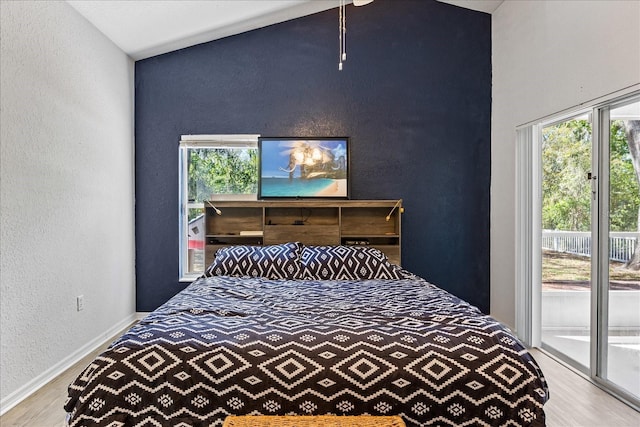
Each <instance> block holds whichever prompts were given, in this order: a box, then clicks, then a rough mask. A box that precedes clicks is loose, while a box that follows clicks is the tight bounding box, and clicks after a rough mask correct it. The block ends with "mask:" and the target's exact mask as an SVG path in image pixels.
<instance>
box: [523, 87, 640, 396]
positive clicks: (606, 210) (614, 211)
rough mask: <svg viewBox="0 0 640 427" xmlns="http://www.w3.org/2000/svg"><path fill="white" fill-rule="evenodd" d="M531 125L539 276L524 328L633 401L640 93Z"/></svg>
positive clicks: (638, 333) (639, 262) (637, 355)
mask: <svg viewBox="0 0 640 427" xmlns="http://www.w3.org/2000/svg"><path fill="white" fill-rule="evenodd" d="M536 129H537V135H538V137H537V144H538V157H539V159H540V160H539V171H540V172H539V176H540V179H539V182H538V185H539V194H540V195H541V197H540V199H541V200H540V204H539V205H537V208H536V209H539V212H538V214H539V218H540V224H539V225H538V226H539V227H540V230H539V242H540V243H539V245H538V251H539V256H537V257H534V259H538V260H539V263H538V264H539V265H538V267H539V270H540V271H539V275H535V274H534V277H540V282H541V283H540V284H538V285H534V289H539V292H538V295H536V296H535V297H533V301H537V304H538V306H539V309H538V310H539V321H537V322H536V321H534V322H533V328H538V329H537V335H536V333H534V334H533V335H534V336H538V337H539V343H540V345H541V346H542V348H544V349H546V350H548V351H549V352H550V353H553V354H555V355H556V356H558V357H559V358H561V359H563V360H564V361H566V362H567V363H569V364H571V365H573V366H574V367H576V368H577V369H579V370H581V371H582V372H584V373H585V374H587V375H589V376H590V377H591V378H592V379H593V380H594V381H596V382H598V383H599V384H601V385H602V386H603V387H605V388H608V389H610V390H611V391H612V392H614V393H615V394H617V395H618V396H619V397H621V398H622V399H624V400H626V401H628V402H630V403H631V404H632V405H634V406H636V407H637V406H638V405H639V402H640V234H639V229H640V95H635V96H632V97H628V98H626V99H621V100H618V101H615V102H610V103H608V104H604V105H598V106H596V107H595V108H593V109H590V110H585V111H583V112H581V113H580V114H578V115H574V116H571V117H567V118H563V119H562V120H555V121H553V122H547V123H542V124H540V125H538V126H537V128H536ZM534 217H535V218H538V215H534ZM536 227H537V226H536V225H534V226H533V230H534V231H533V232H534V234H535V233H536V231H535V230H537V229H536ZM537 241H538V240H535V239H534V242H537ZM534 270H535V268H534ZM540 285H541V286H540ZM535 311H536V310H534V312H535ZM534 317H535V316H534Z"/></svg>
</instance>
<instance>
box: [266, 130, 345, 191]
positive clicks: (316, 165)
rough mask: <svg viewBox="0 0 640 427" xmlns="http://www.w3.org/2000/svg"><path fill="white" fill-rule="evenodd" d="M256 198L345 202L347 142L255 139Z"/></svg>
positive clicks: (321, 139) (333, 139) (334, 140)
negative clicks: (256, 163)
mask: <svg viewBox="0 0 640 427" xmlns="http://www.w3.org/2000/svg"><path fill="white" fill-rule="evenodd" d="M258 145H259V152H260V182H259V185H258V197H259V198H312V197H326V198H343V199H344V198H348V197H349V139H348V138H346V137H340V138H334V137H332V138H315V137H314V138H259V139H258Z"/></svg>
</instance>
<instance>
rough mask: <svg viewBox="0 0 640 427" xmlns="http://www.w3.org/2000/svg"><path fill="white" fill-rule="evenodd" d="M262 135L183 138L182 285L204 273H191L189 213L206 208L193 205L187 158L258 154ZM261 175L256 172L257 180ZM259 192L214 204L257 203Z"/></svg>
mask: <svg viewBox="0 0 640 427" xmlns="http://www.w3.org/2000/svg"><path fill="white" fill-rule="evenodd" d="M258 138H260V135H258V134H227V135H181V136H180V142H179V145H178V233H179V234H178V241H179V252H178V265H179V273H178V274H179V281H180V282H192V281H193V280H195V279H197V278H198V277H200V276H201V275H202V273H203V271H201V272H193V271H189V238H188V226H189V209H197V208H203V209H204V203H200V202H195V203H194V202H191V203H190V202H189V200H188V196H189V190H188V183H189V175H188V173H189V172H188V171H189V165H188V164H187V162H188V156H187V155H186V154H187V152H188V150H189V149H191V148H212V149H242V148H253V149H256V150H258ZM257 174H258V171H257V170H256V177H257ZM257 197H258V195H257V191H256V193H252V194H221V195H219V196H217V197H212V200H257Z"/></svg>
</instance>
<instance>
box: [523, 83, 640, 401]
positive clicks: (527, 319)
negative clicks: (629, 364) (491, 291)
mask: <svg viewBox="0 0 640 427" xmlns="http://www.w3.org/2000/svg"><path fill="white" fill-rule="evenodd" d="M638 100H640V89H634V90H632V91H628V92H627V93H619V94H617V95H616V96H614V95H612V96H610V97H608V98H607V99H601V100H599V101H594V102H592V103H591V105H590V106H588V107H583V108H576V109H574V110H567V111H565V112H562V113H559V114H557V115H554V116H549V117H546V118H543V119H539V120H536V121H535V122H530V123H527V124H523V125H521V126H519V127H518V128H517V129H516V179H517V181H516V193H517V194H516V202H517V203H516V262H517V265H516V331H517V334H518V336H519V337H520V339H522V340H523V341H524V342H525V344H526V345H528V346H531V347H539V348H543V347H542V343H541V309H542V307H541V305H542V304H541V276H542V273H541V267H542V260H541V254H540V248H541V246H540V241H541V235H542V221H541V207H542V162H541V158H542V143H541V142H542V141H541V134H542V132H541V130H542V128H543V127H545V126H549V125H551V124H554V123H558V122H561V121H566V120H569V119H571V118H573V117H578V116H581V115H584V114H585V113H589V114H590V117H591V122H592V178H593V179H592V181H591V183H592V192H593V196H592V205H591V216H592V227H591V237H592V262H591V281H592V286H591V312H590V317H591V319H590V322H591V324H590V329H591V330H590V334H591V335H590V340H591V341H590V363H589V368H588V370H587V371H585V370H584V369H580V367H579V366H577V365H575V364H574V363H572V361H571V360H570V359H569V358H567V357H563V355H562V354H558V353H557V352H553V351H551V352H550V353H551V354H552V355H553V356H554V357H557V358H558V359H560V360H561V361H562V362H564V363H565V364H567V365H569V366H570V367H572V368H573V369H575V370H576V371H578V372H581V373H582V374H583V375H584V376H585V378H586V379H588V380H590V381H591V382H593V383H594V384H596V385H597V386H599V387H600V388H603V389H604V390H606V391H608V392H609V393H610V394H612V395H614V396H615V397H617V398H618V399H620V400H622V401H623V402H625V403H627V404H628V405H629V406H631V407H632V408H634V409H635V410H640V399H638V398H637V397H635V396H633V395H631V394H629V393H628V392H627V391H626V390H624V389H622V388H621V387H619V386H617V385H616V384H615V383H613V382H611V381H610V380H608V379H607V378H606V377H607V358H608V354H607V352H608V338H609V328H608V314H609V313H608V310H609V256H608V253H609V215H608V214H609V197H610V195H609V172H610V171H609V167H610V147H609V144H610V111H611V109H614V108H616V107H619V106H622V105H625V104H629V103H632V102H637V101H638ZM600 254H607V255H606V256H600ZM543 349H544V348H543ZM545 350H546V351H548V349H545Z"/></svg>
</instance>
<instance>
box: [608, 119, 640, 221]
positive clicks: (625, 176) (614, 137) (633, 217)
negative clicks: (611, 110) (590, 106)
mask: <svg viewBox="0 0 640 427" xmlns="http://www.w3.org/2000/svg"><path fill="white" fill-rule="evenodd" d="M610 138H611V175H610V186H609V189H610V191H609V197H610V213H609V218H610V224H611V225H610V226H611V231H633V230H637V229H638V208H640V185H639V184H638V180H637V178H636V173H635V171H634V169H633V163H632V161H631V154H630V153H629V145H628V143H627V135H626V133H625V127H624V122H623V121H621V120H616V121H614V122H613V123H612V124H611V136H610Z"/></svg>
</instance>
